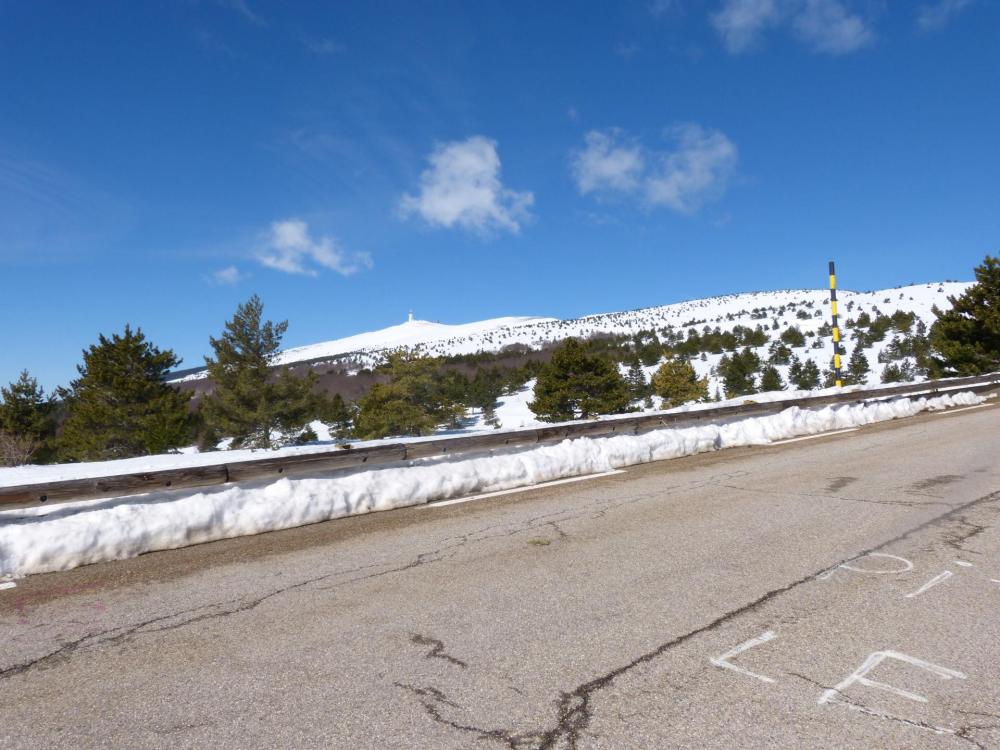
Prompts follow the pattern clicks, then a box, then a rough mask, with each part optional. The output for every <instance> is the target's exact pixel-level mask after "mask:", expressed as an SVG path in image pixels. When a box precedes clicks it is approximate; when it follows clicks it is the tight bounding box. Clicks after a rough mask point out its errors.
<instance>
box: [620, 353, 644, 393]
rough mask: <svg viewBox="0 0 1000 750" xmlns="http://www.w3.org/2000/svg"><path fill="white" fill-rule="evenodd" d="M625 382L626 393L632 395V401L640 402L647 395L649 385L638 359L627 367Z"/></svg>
mask: <svg viewBox="0 0 1000 750" xmlns="http://www.w3.org/2000/svg"><path fill="white" fill-rule="evenodd" d="M625 382H626V383H628V391H629V393H630V394H632V400H633V401H640V400H642V399H644V398H646V396H648V395H649V383H647V382H646V373H645V372H644V371H643V369H642V363H640V362H639V359H638V358H635V359H633V360H632V363H631V364H630V365H629V368H628V373H627V374H626V375H625Z"/></svg>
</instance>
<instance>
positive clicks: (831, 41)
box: [793, 0, 875, 55]
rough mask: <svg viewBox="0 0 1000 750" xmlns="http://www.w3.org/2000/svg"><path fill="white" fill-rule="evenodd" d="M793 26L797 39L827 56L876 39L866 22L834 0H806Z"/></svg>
mask: <svg viewBox="0 0 1000 750" xmlns="http://www.w3.org/2000/svg"><path fill="white" fill-rule="evenodd" d="M793 25H794V28H795V33H796V34H797V35H798V36H799V38H800V39H802V40H803V41H806V42H809V43H810V44H811V45H812V47H813V49H814V50H815V51H817V52H824V53H826V54H828V55H844V54H847V53H849V52H855V51H857V50H859V49H861V48H862V47H867V46H868V45H869V44H871V43H872V42H874V41H875V35H874V34H873V33H872V31H871V29H869V28H868V27H867V26H866V25H865V22H864V21H863V20H862V19H861V18H860V17H859V16H856V15H851V14H850V13H849V12H848V11H847V9H846V8H844V6H843V5H841V4H840V3H839V2H837V0H806V4H805V7H804V8H802V10H801V11H800V12H799V13H798V14H797V15H796V16H795V19H794V21H793Z"/></svg>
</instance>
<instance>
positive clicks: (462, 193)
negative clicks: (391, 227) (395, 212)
mask: <svg viewBox="0 0 1000 750" xmlns="http://www.w3.org/2000/svg"><path fill="white" fill-rule="evenodd" d="M428 162H429V163H430V166H428V167H427V169H425V170H424V171H423V172H422V173H421V175H420V189H419V190H418V191H417V193H416V194H415V195H410V194H406V195H404V196H403V197H402V198H401V199H400V202H399V210H400V213H401V215H402V216H403V217H409V216H413V215H416V216H419V217H420V218H421V219H423V220H424V221H425V222H427V223H428V224H430V225H431V226H434V227H445V228H449V229H450V228H453V227H458V228H460V229H467V230H471V231H473V232H476V233H479V234H491V233H493V232H497V231H508V232H511V233H513V234H517V233H518V232H520V231H521V227H522V225H523V224H524V223H525V222H526V221H528V220H529V219H530V218H531V214H530V211H529V209H530V207H531V205H532V204H533V203H534V200H535V197H534V195H533V194H532V193H531V192H530V191H518V190H511V189H509V188H507V187H504V184H503V182H501V180H500V156H499V154H498V153H497V142H496V141H494V140H491V139H489V138H485V137H483V136H480V135H476V136H472V137H470V138H466V139H465V140H464V141H452V142H450V143H442V144H439V145H438V146H436V147H435V148H434V150H433V151H432V152H431V154H430V156H429V157H428Z"/></svg>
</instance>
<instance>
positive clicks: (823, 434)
mask: <svg viewBox="0 0 1000 750" xmlns="http://www.w3.org/2000/svg"><path fill="white" fill-rule="evenodd" d="M860 429H861V428H860V427H848V428H847V429H846V430H834V431H833V432H821V433H819V434H818V435H806V436H805V437H797V438H790V439H788V440H777V441H775V442H773V443H768V444H767V445H785V444H786V443H797V442H799V441H800V440H815V439H816V438H822V437H830V435H843V434H844V433H845V432H857V431H858V430H860Z"/></svg>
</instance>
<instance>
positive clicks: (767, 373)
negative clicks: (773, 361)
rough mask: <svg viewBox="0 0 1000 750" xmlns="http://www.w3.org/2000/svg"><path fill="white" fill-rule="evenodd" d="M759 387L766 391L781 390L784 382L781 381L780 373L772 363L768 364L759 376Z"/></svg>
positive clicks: (783, 388) (783, 387)
mask: <svg viewBox="0 0 1000 750" xmlns="http://www.w3.org/2000/svg"><path fill="white" fill-rule="evenodd" d="M760 389H761V390H762V391H764V392H767V391H783V390H785V384H784V383H783V382H782V381H781V373H779V372H778V368H777V367H775V366H774V365H768V366H767V367H765V368H764V371H763V372H762V373H761V376H760Z"/></svg>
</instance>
